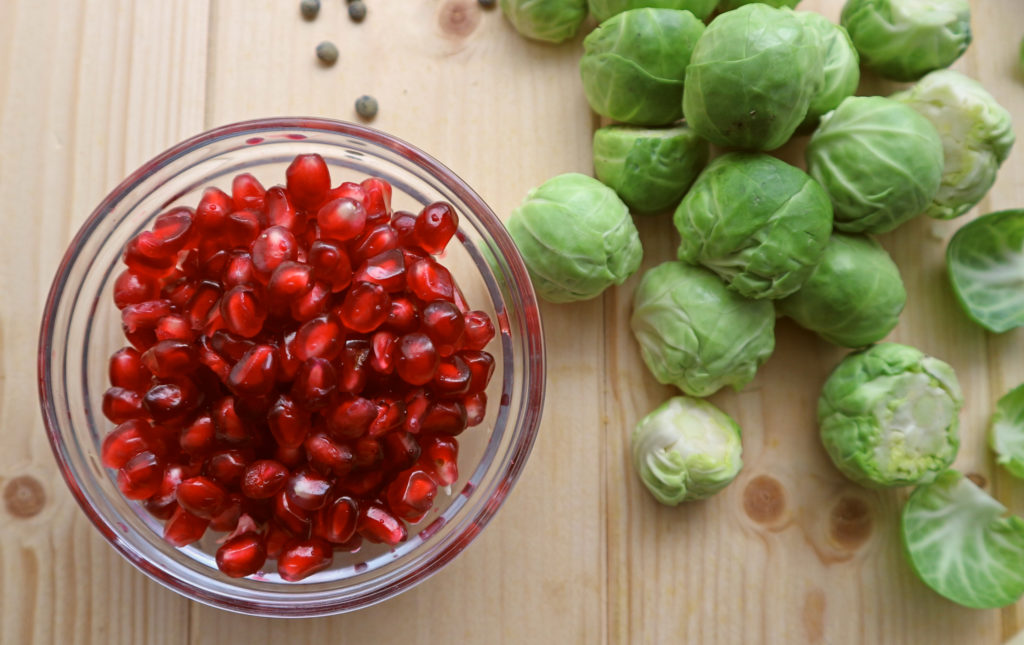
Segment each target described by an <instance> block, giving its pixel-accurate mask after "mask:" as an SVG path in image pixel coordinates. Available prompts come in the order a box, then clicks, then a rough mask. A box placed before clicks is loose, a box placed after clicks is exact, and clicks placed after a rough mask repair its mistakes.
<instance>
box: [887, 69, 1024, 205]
mask: <svg viewBox="0 0 1024 645" xmlns="http://www.w3.org/2000/svg"><path fill="white" fill-rule="evenodd" d="M892 98H894V99H897V100H900V101H903V102H904V103H906V104H907V105H909V106H910V107H912V108H914V110H916V111H917V112H919V113H920V114H921V115H923V116H924V117H925V118H926V119H928V120H929V121H931V123H932V125H933V126H935V129H936V130H938V132H939V136H940V137H942V151H943V158H944V162H945V167H944V168H943V170H942V183H941V184H940V185H939V192H938V194H937V195H935V198H934V199H933V200H932V203H931V204H929V205H928V208H927V209H926V210H925V213H927V214H928V215H931V216H932V217H937V218H939V219H952V218H954V217H959V216H960V215H963V214H964V213H966V212H967V211H969V210H970V209H971V208H973V207H974V205H975V204H977V203H978V202H980V201H981V198H982V197H984V196H985V193H987V192H988V189H989V188H991V187H992V184H994V183H995V181H996V172H997V171H998V170H999V166H1000V165H1001V164H1002V163H1003V162H1004V161H1005V160H1006V157H1007V156H1009V154H1010V148H1012V147H1013V142H1014V134H1013V123H1012V122H1011V118H1010V113H1009V112H1007V111H1006V110H1005V109H1004V108H1003V107H1002V106H1001V105H999V104H998V103H996V100H995V99H994V98H992V95H991V94H989V93H988V92H986V91H985V88H983V87H982V86H981V84H980V83H978V82H977V81H975V80H972V79H970V78H967V77H966V76H964V75H963V74H961V73H959V72H954V71H953V70H948V69H944V70H940V71H938V72H932V73H931V74H928V75H927V76H925V77H924V78H922V79H921V80H920V82H918V84H917V85H915V86H914V87H912V88H911V89H909V90H907V91H906V92H900V93H899V94H894V95H893V96H892Z"/></svg>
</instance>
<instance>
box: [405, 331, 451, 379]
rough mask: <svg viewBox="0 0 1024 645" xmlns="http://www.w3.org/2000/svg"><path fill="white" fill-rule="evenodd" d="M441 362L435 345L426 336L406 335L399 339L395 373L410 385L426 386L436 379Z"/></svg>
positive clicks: (419, 334) (417, 334) (418, 334)
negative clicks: (435, 373) (435, 374)
mask: <svg viewBox="0 0 1024 645" xmlns="http://www.w3.org/2000/svg"><path fill="white" fill-rule="evenodd" d="M439 361H440V358H439V357H438V354H437V350H436V349H434V343H433V342H431V340H430V338H429V337H428V336H427V335H426V334H421V333H412V334H406V335H404V336H402V337H401V338H399V339H398V345H397V347H396V351H395V371H396V372H397V373H398V376H399V377H401V379H402V380H403V381H405V382H406V383H409V384H410V385H425V384H427V383H429V382H430V381H431V379H433V378H434V372H436V371H437V366H438V363H439Z"/></svg>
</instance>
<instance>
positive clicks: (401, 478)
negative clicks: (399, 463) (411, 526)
mask: <svg viewBox="0 0 1024 645" xmlns="http://www.w3.org/2000/svg"><path fill="white" fill-rule="evenodd" d="M436 496H437V483H436V482H434V479H433V478H432V477H431V476H430V475H428V474H427V473H425V472H423V471H422V470H419V469H418V468H410V469H408V470H403V471H402V472H400V473H398V475H397V476H396V477H395V479H394V481H392V482H391V484H389V485H388V488H387V502H388V507H389V508H390V509H391V512H392V513H394V514H395V515H397V516H398V517H400V518H403V519H407V520H409V519H412V518H414V517H415V518H419V517H422V516H423V514H424V513H426V512H427V511H429V510H430V508H431V507H432V506H433V505H434V497H436Z"/></svg>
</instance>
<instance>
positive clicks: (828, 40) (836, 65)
mask: <svg viewBox="0 0 1024 645" xmlns="http://www.w3.org/2000/svg"><path fill="white" fill-rule="evenodd" d="M796 16H797V18H799V19H800V20H802V21H803V23H804V28H805V29H811V30H814V31H816V32H817V33H818V38H819V39H820V40H821V44H822V48H823V49H824V51H825V58H824V67H823V73H824V85H823V86H822V88H821V91H819V92H818V93H817V94H815V95H814V97H813V98H812V99H811V105H810V107H808V108H807V117H806V118H804V122H803V124H802V126H801V127H804V128H812V127H814V126H815V125H817V124H818V120H819V119H821V115H823V114H825V113H826V112H831V111H832V110H834V109H836V108H837V107H839V104H840V103H842V102H843V99H845V98H846V97H848V96H853V93H854V92H856V91H857V84H858V83H859V82H860V56H859V55H858V54H857V50H856V49H854V48H853V43H852V42H850V35H849V34H847V33H846V30H845V29H843V28H842V27H840V26H839V25H835V24H832V23H831V22H829V20H828V18H826V17H825V16H823V15H821V14H820V13H814V12H812V11H798V12H797V13H796Z"/></svg>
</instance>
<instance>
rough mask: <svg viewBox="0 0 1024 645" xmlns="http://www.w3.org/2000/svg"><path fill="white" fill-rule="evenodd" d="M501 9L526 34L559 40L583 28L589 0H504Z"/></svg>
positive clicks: (538, 38)
mask: <svg viewBox="0 0 1024 645" xmlns="http://www.w3.org/2000/svg"><path fill="white" fill-rule="evenodd" d="M501 10H502V12H503V13H504V14H505V17H506V18H508V21H509V22H511V23H512V26H513V27H515V28H516V31H518V32H519V33H520V34H521V35H523V36H525V37H526V38H530V39H531V40H541V41H544V42H548V43H560V42H563V41H566V40H569V39H570V38H572V37H573V36H575V35H576V32H578V31H579V30H580V25H582V24H583V21H584V20H585V19H586V17H587V0H501Z"/></svg>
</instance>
